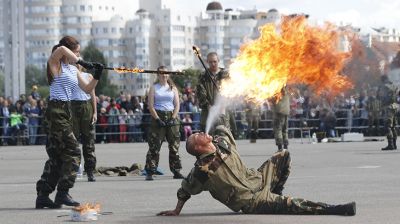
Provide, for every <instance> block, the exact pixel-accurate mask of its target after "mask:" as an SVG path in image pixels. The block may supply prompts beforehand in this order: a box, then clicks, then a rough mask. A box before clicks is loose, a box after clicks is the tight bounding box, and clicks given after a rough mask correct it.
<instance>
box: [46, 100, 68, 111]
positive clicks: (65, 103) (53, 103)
mask: <svg viewBox="0 0 400 224" xmlns="http://www.w3.org/2000/svg"><path fill="white" fill-rule="evenodd" d="M70 105H71V102H70V101H62V100H50V101H49V106H51V107H54V108H60V109H64V108H69V106H70Z"/></svg>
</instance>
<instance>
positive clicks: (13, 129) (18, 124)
mask: <svg viewBox="0 0 400 224" xmlns="http://www.w3.org/2000/svg"><path fill="white" fill-rule="evenodd" d="M22 120H23V116H22V114H20V113H17V110H16V108H12V109H11V110H10V128H8V131H7V136H8V137H10V139H9V142H8V144H10V145H15V144H16V143H17V141H16V137H17V135H18V134H20V133H19V132H20V131H24V130H25V129H26V125H25V124H24V123H23V122H22Z"/></svg>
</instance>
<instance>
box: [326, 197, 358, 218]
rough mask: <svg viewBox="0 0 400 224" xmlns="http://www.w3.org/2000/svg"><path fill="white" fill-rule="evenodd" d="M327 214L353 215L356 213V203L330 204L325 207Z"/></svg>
mask: <svg viewBox="0 0 400 224" xmlns="http://www.w3.org/2000/svg"><path fill="white" fill-rule="evenodd" d="M326 212H327V215H347V216H353V215H355V214H356V203H355V202H354V201H353V202H350V203H347V204H343V205H332V206H329V207H328V208H327V209H326Z"/></svg>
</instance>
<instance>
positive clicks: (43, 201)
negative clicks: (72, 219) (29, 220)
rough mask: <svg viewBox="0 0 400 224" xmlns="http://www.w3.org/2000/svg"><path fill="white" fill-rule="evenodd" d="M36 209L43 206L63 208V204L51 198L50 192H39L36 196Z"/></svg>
mask: <svg viewBox="0 0 400 224" xmlns="http://www.w3.org/2000/svg"><path fill="white" fill-rule="evenodd" d="M35 208H36V209H42V208H53V209H54V208H61V205H57V204H56V203H54V202H53V201H52V200H51V199H50V198H49V194H43V193H40V192H39V194H38V196H37V198H36V206H35Z"/></svg>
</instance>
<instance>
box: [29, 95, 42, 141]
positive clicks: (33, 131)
mask: <svg viewBox="0 0 400 224" xmlns="http://www.w3.org/2000/svg"><path fill="white" fill-rule="evenodd" d="M39 115H40V109H39V108H38V107H37V101H36V100H32V101H31V108H29V109H28V111H27V116H28V118H29V121H28V127H29V144H30V145H35V144H36V138H37V131H38V126H39Z"/></svg>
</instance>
